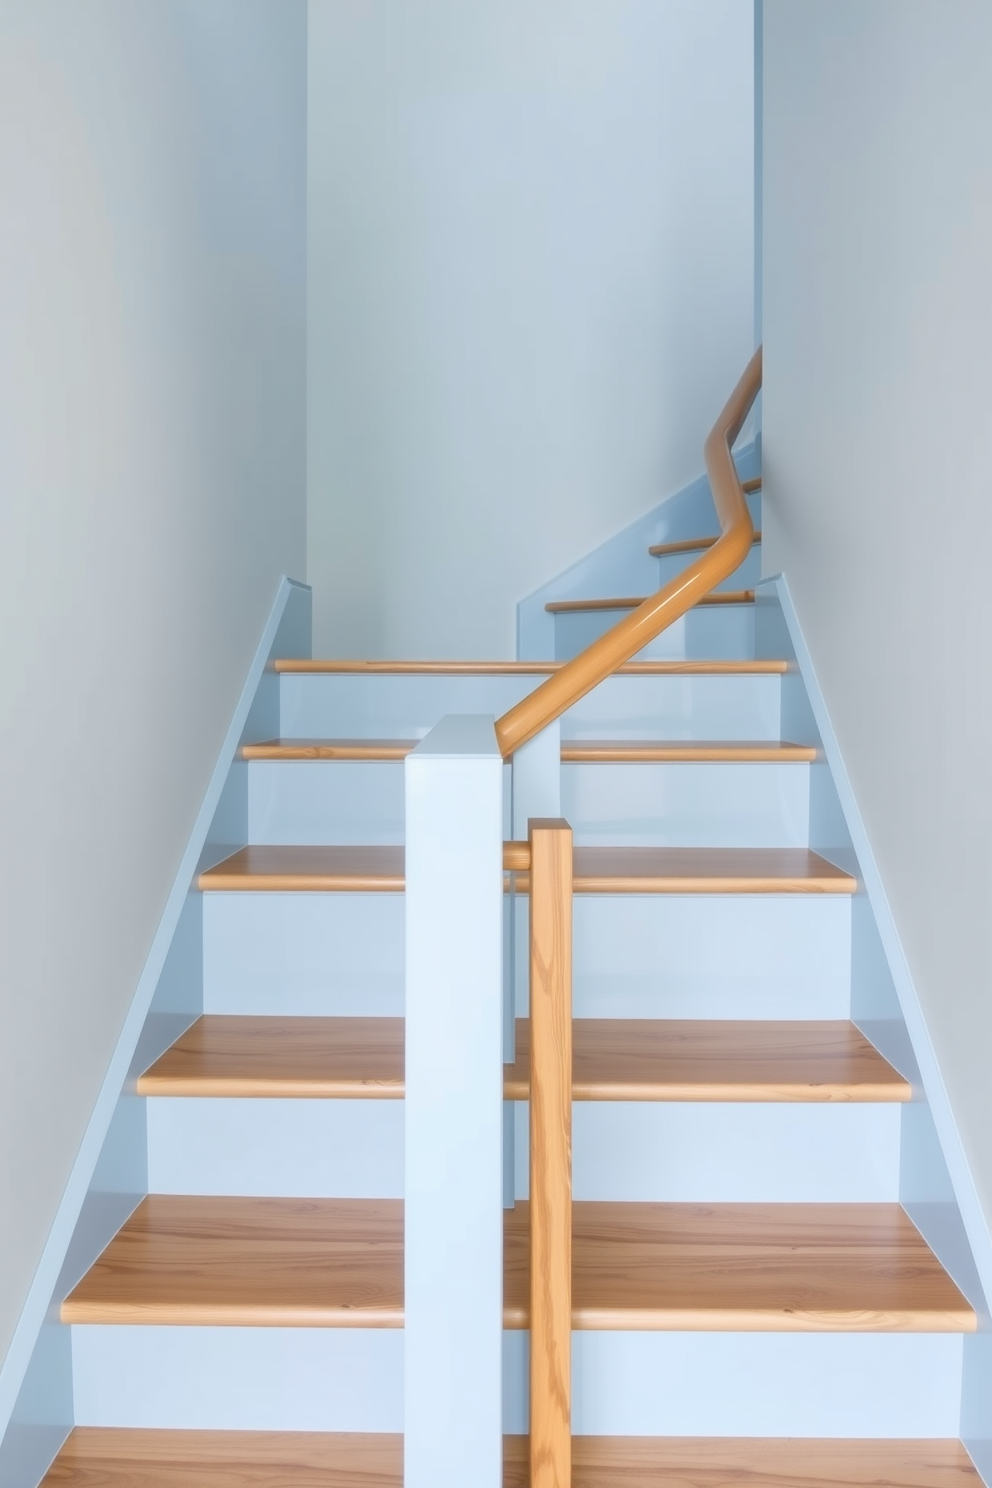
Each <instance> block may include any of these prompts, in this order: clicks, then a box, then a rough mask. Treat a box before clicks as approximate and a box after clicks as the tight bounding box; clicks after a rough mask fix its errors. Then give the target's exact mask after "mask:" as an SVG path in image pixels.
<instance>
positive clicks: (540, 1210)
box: [528, 818, 572, 1488]
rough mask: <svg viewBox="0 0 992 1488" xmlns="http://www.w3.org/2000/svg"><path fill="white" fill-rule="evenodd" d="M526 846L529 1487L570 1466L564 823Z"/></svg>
mask: <svg viewBox="0 0 992 1488" xmlns="http://www.w3.org/2000/svg"><path fill="white" fill-rule="evenodd" d="M528 832H529V847H530V853H529V856H530V1488H569V1484H570V1483H571V1472H572V1383H571V1378H572V1376H571V1358H572V1354H571V1349H572V829H571V827H570V826H569V825H568V822H566V821H561V820H559V819H557V818H553V819H549V820H541V819H532V820H531V821H530V822H529V823H528Z"/></svg>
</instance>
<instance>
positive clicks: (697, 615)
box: [555, 604, 754, 661]
mask: <svg viewBox="0 0 992 1488" xmlns="http://www.w3.org/2000/svg"><path fill="white" fill-rule="evenodd" d="M629 614H630V611H629V610H568V611H565V613H564V614H557V615H555V660H556V661H569V660H570V659H571V658H572V657H573V656H578V654H579V652H580V651H584V650H585V648H586V647H587V646H591V645H592V643H593V641H595V640H598V639H599V637H600V636H601V635H605V634H606V632H607V631H608V630H611V629H612V628H613V626H614V625H616V623H617V621H618V620H622V619H623V617H624V616H625V615H629ZM753 657H754V605H753V604H740V605H704V606H702V607H701V608H700V609H696V610H690V611H689V613H688V614H687V615H683V616H682V618H681V619H680V620H676V621H675V623H674V625H670V626H669V627H668V629H667V630H663V631H662V633H661V635H660V636H658V637H657V638H656V639H655V640H653V641H651V642H650V644H649V645H647V646H645V647H644V648H643V649H642V650H641V651H639V652H638V653H637V655H636V657H635V658H634V660H635V661H749V660H752V659H753Z"/></svg>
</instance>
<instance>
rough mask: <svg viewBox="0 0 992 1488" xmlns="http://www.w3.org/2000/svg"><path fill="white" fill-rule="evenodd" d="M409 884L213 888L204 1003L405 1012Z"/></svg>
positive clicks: (220, 1009) (207, 899)
mask: <svg viewBox="0 0 992 1488" xmlns="http://www.w3.org/2000/svg"><path fill="white" fill-rule="evenodd" d="M404 942H405V915H404V896H403V895H402V894H296V893H258V894H255V893H224V894H218V893H209V894H205V895H204V901H203V1009H204V1012H207V1013H243V1014H258V1015H277V1016H278V1015H282V1016H287V1017H289V1016H294V1015H300V1014H302V1015H306V1016H311V1017H332V1016H337V1017H359V1016H366V1017H378V1016H396V1017H399V1016H402V1014H403V1003H404V997H403V985H404V982H403V979H404V975H405V966H404Z"/></svg>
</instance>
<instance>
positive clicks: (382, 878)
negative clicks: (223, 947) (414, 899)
mask: <svg viewBox="0 0 992 1488" xmlns="http://www.w3.org/2000/svg"><path fill="white" fill-rule="evenodd" d="M403 874H404V864H403V849H402V847H264V846H258V845H255V846H252V847H242V848H240V849H239V851H238V852H236V853H232V854H231V856H230V857H229V858H225V859H224V861H223V862H222V863H218V864H217V866H216V867H215V868H208V869H207V870H206V872H205V873H201V874H200V877H199V879H198V884H199V887H200V888H201V889H203V890H204V891H214V892H218V891H226V892H235V893H237V892H241V893H273V892H278V891H284V892H286V893H307V892H312V893H352V894H399V893H402V892H403Z"/></svg>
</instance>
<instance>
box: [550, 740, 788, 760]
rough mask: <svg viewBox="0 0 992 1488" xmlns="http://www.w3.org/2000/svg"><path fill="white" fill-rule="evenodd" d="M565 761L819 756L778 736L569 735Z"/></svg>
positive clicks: (745, 758) (564, 750) (785, 758)
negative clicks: (735, 740)
mask: <svg viewBox="0 0 992 1488" xmlns="http://www.w3.org/2000/svg"><path fill="white" fill-rule="evenodd" d="M561 758H562V763H563V764H582V765H591V764H662V763H683V764H712V763H721V764H759V763H762V764H800V763H807V764H808V763H810V762H811V761H813V760H815V759H816V750H815V748H814V747H813V746H812V745H811V744H785V743H780V742H778V741H777V740H771V741H767V740H742V741H740V742H738V743H729V742H727V741H725V740H723V739H713V740H687V739H656V740H651V739H566V740H563V741H562V746H561Z"/></svg>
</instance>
